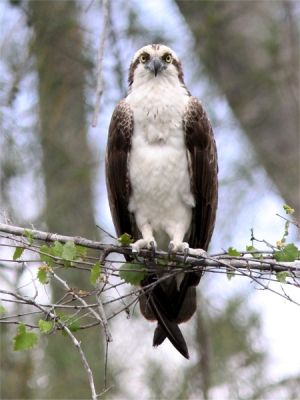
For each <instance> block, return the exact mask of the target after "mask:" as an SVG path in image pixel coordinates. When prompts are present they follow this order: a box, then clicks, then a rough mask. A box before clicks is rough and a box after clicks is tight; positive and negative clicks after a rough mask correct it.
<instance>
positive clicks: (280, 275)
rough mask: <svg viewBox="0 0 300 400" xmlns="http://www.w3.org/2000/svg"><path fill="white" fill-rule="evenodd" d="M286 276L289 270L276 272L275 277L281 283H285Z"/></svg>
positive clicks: (288, 274)
mask: <svg viewBox="0 0 300 400" xmlns="http://www.w3.org/2000/svg"><path fill="white" fill-rule="evenodd" d="M287 276H290V273H289V272H286V271H281V272H276V278H277V280H278V281H279V282H281V283H287V281H286V279H285V278H286V277H287Z"/></svg>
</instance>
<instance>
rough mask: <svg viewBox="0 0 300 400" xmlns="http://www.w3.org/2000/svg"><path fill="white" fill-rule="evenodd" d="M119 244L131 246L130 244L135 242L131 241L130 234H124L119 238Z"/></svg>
mask: <svg viewBox="0 0 300 400" xmlns="http://www.w3.org/2000/svg"><path fill="white" fill-rule="evenodd" d="M118 242H120V243H121V244H126V245H129V244H130V243H133V242H134V240H133V239H131V236H130V235H129V234H128V233H123V235H121V236H120V237H119V238H118Z"/></svg>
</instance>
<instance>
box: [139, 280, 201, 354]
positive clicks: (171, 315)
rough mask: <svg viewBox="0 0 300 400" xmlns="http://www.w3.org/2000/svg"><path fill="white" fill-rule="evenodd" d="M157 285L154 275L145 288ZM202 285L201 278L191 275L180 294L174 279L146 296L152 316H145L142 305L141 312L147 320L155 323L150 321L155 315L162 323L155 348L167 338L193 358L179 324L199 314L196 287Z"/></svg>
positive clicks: (154, 344)
mask: <svg viewBox="0 0 300 400" xmlns="http://www.w3.org/2000/svg"><path fill="white" fill-rule="evenodd" d="M155 281H156V277H155V276H154V275H148V276H147V278H146V279H145V280H144V282H143V284H142V286H146V285H148V284H150V283H154V282H155ZM199 281H200V277H199V276H198V275H195V274H193V273H188V274H186V276H185V277H184V279H183V281H182V282H181V285H180V290H178V287H177V281H176V278H175V277H174V278H171V279H170V281H167V283H166V284H164V286H163V287H162V285H161V284H158V285H156V286H154V288H153V290H151V291H150V292H148V293H147V294H146V296H147V302H148V306H150V307H151V311H152V313H151V312H150V313H149V312H148V313H145V312H143V309H142V305H141V311H142V313H143V315H144V316H145V317H146V318H147V319H154V318H153V317H152V318H151V317H150V315H151V314H154V315H153V316H155V319H156V320H157V321H158V325H157V327H156V329H155V332H154V337H153V346H159V345H160V344H161V343H162V342H163V341H164V340H165V338H166V337H167V338H168V339H169V340H170V342H171V343H172V344H173V346H174V347H175V348H176V349H177V350H178V351H179V353H180V354H182V355H183V356H184V357H185V358H189V352H188V348H187V345H186V342H185V340H184V337H183V335H182V333H181V330H180V329H179V327H178V324H179V323H181V322H185V321H187V320H188V319H190V318H191V316H192V315H193V314H194V312H195V311H196V291H195V288H194V287H193V286H196V285H197V284H198V283H199Z"/></svg>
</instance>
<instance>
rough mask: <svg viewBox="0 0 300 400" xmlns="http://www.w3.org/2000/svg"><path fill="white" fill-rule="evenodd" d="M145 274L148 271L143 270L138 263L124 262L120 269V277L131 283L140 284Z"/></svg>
mask: <svg viewBox="0 0 300 400" xmlns="http://www.w3.org/2000/svg"><path fill="white" fill-rule="evenodd" d="M125 270H128V271H125ZM134 270H138V271H134ZM145 274H146V271H143V270H142V268H141V266H140V265H138V264H123V265H122V266H121V267H120V271H119V276H120V278H121V279H124V281H125V282H127V283H131V285H138V284H139V283H140V282H141V281H142V280H143V279H144V277H145Z"/></svg>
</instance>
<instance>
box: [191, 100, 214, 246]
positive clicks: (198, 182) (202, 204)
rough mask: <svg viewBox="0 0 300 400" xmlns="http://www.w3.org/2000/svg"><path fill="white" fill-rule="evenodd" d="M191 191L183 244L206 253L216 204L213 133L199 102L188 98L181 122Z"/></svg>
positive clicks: (212, 227)
mask: <svg viewBox="0 0 300 400" xmlns="http://www.w3.org/2000/svg"><path fill="white" fill-rule="evenodd" d="M183 128H184V132H185V137H186V147H187V157H188V164H189V171H190V176H191V190H192V193H193V195H194V198H195V202H196V206H195V208H193V215H192V223H191V226H190V229H189V232H188V234H187V237H186V239H185V240H186V241H187V242H188V243H189V245H190V247H192V248H201V249H204V250H207V248H208V245H209V242H210V239H211V236H212V233H213V230H214V226H215V220H216V211H217V204H218V178H217V174H218V162H217V148H216V143H215V140H214V136H213V131H212V127H211V124H210V122H209V119H208V118H207V115H206V112H205V111H204V109H203V107H202V104H201V102H200V101H199V100H198V99H196V98H195V97H192V96H191V97H190V99H189V103H188V106H187V108H186V112H185V115H184V119H183Z"/></svg>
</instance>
